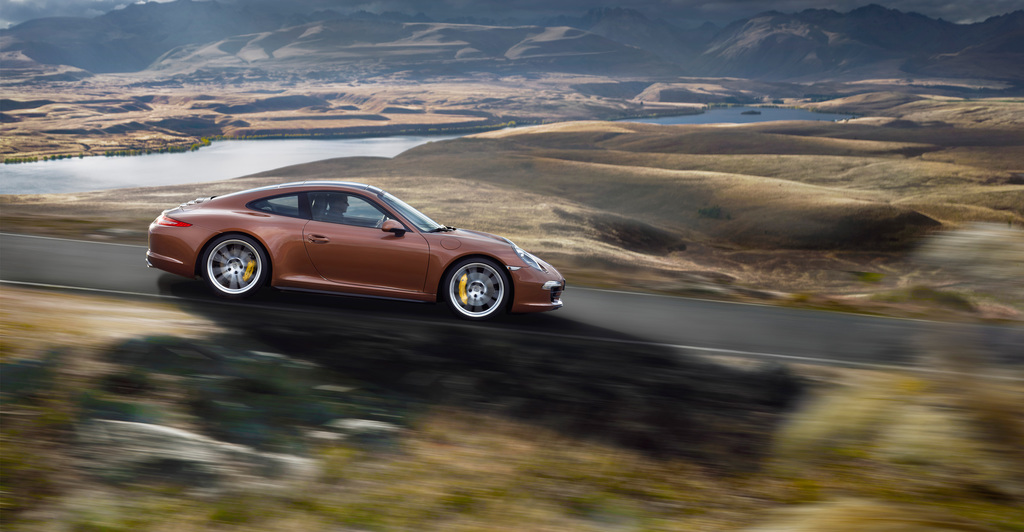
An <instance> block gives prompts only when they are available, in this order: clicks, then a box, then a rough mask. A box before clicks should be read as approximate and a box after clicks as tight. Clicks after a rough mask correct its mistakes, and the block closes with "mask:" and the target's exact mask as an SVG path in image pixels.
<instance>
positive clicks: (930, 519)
mask: <svg viewBox="0 0 1024 532" xmlns="http://www.w3.org/2000/svg"><path fill="white" fill-rule="evenodd" d="M2 295H3V296H4V300H3V306H2V308H3V310H4V314H3V316H2V320H0V324H2V325H3V327H4V329H3V330H2V334H3V342H4V359H5V361H10V360H11V358H14V357H18V358H22V357H26V356H34V354H35V353H39V352H41V351H45V350H48V349H60V348H71V349H73V355H74V356H73V357H65V359H64V360H65V362H66V363H68V364H69V365H68V366H67V367H62V368H61V370H60V371H61V376H62V379H61V381H60V386H61V389H65V390H66V391H73V390H78V391H79V392H80V391H81V390H87V389H89V387H90V386H92V385H95V383H96V382H97V380H98V376H100V375H102V374H104V372H108V371H109V370H110V368H109V367H108V366H109V363H108V362H104V360H105V357H104V355H103V349H104V347H103V346H104V345H107V344H109V343H110V342H112V341H118V340H120V339H123V338H128V337H131V335H132V332H131V331H133V330H134V331H135V333H136V334H138V333H139V332H140V331H141V332H143V333H144V334H158V333H167V334H197V335H202V334H214V333H216V332H217V331H218V329H217V328H216V327H213V326H212V325H211V324H209V323H207V322H205V321H204V320H203V319H202V318H200V317H198V316H196V315H192V314H190V313H188V312H183V311H181V310H178V309H175V308H173V307H170V306H168V305H165V304H162V303H146V302H127V301H121V300H116V299H108V298H95V297H80V296H67V295H63V294H55V293H47V292H38V291H29V290H21V289H13V288H5V289H4V291H3V294H2ZM96 309H102V312H95V311H96ZM83 315H89V317H88V319H87V320H86V321H81V322H80V324H77V323H76V322H77V321H78V320H81V319H82V316H83ZM67 323H76V325H75V326H74V327H72V328H70V329H68V328H67V327H66V324H67ZM61 330H65V331H66V332H63V333H58V331H61ZM936 345H939V346H945V347H943V348H939V349H938V350H935V351H927V352H930V353H934V354H935V356H936V358H935V360H930V361H928V363H930V364H933V365H937V366H938V367H941V368H944V369H950V370H955V371H953V372H952V373H950V374H947V375H946V376H944V377H941V378H930V377H922V376H921V375H913V376H911V375H903V374H896V373H881V372H869V371H861V370H843V369H838V368H812V367H804V368H795V369H796V370H797V371H800V372H801V373H802V374H804V375H805V376H806V378H807V379H809V380H813V381H815V382H817V390H818V391H817V393H816V394H815V397H813V398H811V399H810V400H808V402H807V403H806V404H805V405H803V406H802V407H801V408H799V409H798V410H797V411H796V412H794V413H793V414H792V415H791V418H790V423H789V425H788V426H787V427H785V428H784V429H783V430H782V431H781V432H780V434H779V435H778V439H777V448H776V455H775V457H773V458H770V459H769V465H770V467H766V468H764V469H760V470H754V471H748V472H745V473H739V474H737V473H736V472H733V473H730V474H723V473H722V472H721V471H718V470H716V469H714V468H710V467H707V466H706V465H699V464H697V463H694V462H690V461H687V460H683V459H654V458H650V457H647V456H644V455H642V454H639V453H637V452H634V451H629V450H625V449H622V448H617V447H612V446H608V445H604V444H599V443H594V442H587V441H581V440H578V439H575V438H572V437H569V436H566V435H565V434H563V433H560V432H557V431H554V430H549V429H545V428H540V427H538V426H536V425H535V424H530V423H524V422H519V421H513V420H510V419H507V418H504V417H500V416H496V415H490V414H483V413H479V412H470V411H466V410H463V409H457V408H451V407H436V408H433V409H431V410H430V411H429V412H428V413H427V414H426V415H423V416H421V417H419V419H418V420H417V422H416V423H414V424H413V425H412V426H411V427H409V428H408V429H406V430H405V431H404V432H403V436H402V438H401V440H400V443H399V445H398V447H396V448H393V449H391V450H390V451H368V450H366V449H364V448H360V447H358V446H354V445H350V444H346V443H334V444H321V445H320V446H319V447H318V449H317V450H316V452H315V453H314V454H315V456H316V458H317V460H318V462H319V464H320V467H321V471H322V472H321V474H320V475H319V477H318V478H315V479H312V480H309V481H306V482H305V483H298V484H289V485H288V486H287V487H285V488H283V489H282V488H280V487H279V488H272V487H270V486H268V487H266V488H264V489H255V488H251V487H250V488H246V489H236V490H230V491H228V492H226V493H222V494H220V495H216V496H206V497H200V496H195V495H190V494H188V493H187V492H186V491H183V490H181V489H179V488H175V487H174V486H167V485H159V484H157V485H147V484H139V485H134V486H120V487H115V486H111V485H107V484H102V483H98V482H96V481H95V480H93V479H91V478H89V477H85V476H82V475H79V474H76V473H75V472H74V471H75V469H74V462H73V461H72V460H71V450H72V449H73V445H72V443H71V442H72V441H73V440H72V439H69V438H68V437H67V434H66V433H63V432H61V431H59V430H58V431H55V430H54V429H52V428H51V429H47V430H41V429H36V430H34V431H33V432H32V433H31V434H33V439H31V440H26V439H23V435H24V434H25V433H21V432H19V431H18V430H17V429H19V428H22V427H23V425H24V423H23V422H24V421H25V420H26V419H29V418H32V417H33V416H42V414H43V413H44V409H49V411H50V413H49V414H47V416H50V421H46V423H49V424H52V423H55V422H57V423H59V421H57V420H55V419H53V415H55V413H60V412H64V410H65V409H66V408H65V407H64V406H62V405H61V404H60V400H63V401H67V400H69V398H72V397H73V396H74V394H73V393H70V392H69V394H68V396H67V397H65V398H64V399H60V396H55V397H50V398H49V399H45V400H44V401H39V402H37V403H35V405H34V406H32V407H25V406H24V405H20V406H18V407H17V409H18V411H19V412H20V413H21V417H20V418H18V419H17V422H12V420H14V419H15V418H13V417H10V415H11V413H12V412H13V411H12V410H11V408H10V405H5V407H4V414H5V416H6V417H5V420H6V421H5V423H4V426H3V429H4V434H3V438H4V460H5V475H6V476H5V489H10V488H11V487H12V486H15V484H12V480H14V479H15V478H16V479H17V480H19V481H21V480H26V479H27V477H26V478H22V477H19V476H18V475H22V474H25V475H31V480H32V481H33V482H34V483H35V485H36V486H37V488H36V489H37V491H34V492H32V493H34V495H33V497H38V499H36V500H34V501H28V502H29V503H30V505H31V506H32V509H31V510H30V511H28V512H27V513H24V512H22V513H18V514H17V516H18V518H19V520H18V521H11V520H10V519H11V518H12V517H13V515H12V514H8V515H7V516H6V517H7V519H8V520H6V521H5V523H4V527H5V529H9V530H43V531H49V530H54V531H57V530H64V529H68V528H71V529H78V530H112V531H121V530H124V531H128V530H132V531H137V530H139V531H141V530H149V531H171V530H174V531H179V532H181V531H192V530H325V531H326V530H338V529H339V527H340V528H343V529H357V530H362V529H369V530H376V529H381V530H446V531H447V530H538V531H539V530H544V531H560V530H574V531H575V530H595V531H596V530H608V529H609V528H611V529H635V530H651V531H674V530H679V531H682V530H708V531H712V530H736V529H744V530H751V531H762V532H767V531H774V530H808V531H809V530H866V529H869V528H870V529H872V530H875V529H877V530H887V529H886V528H883V527H885V526H889V527H890V528H889V529H891V530H920V531H922V532H923V531H938V530H947V529H948V530H971V531H975V530H977V531H984V530H1017V529H1019V527H1020V526H1021V525H1022V524H1024V514H1022V513H1021V511H1020V505H1019V502H1020V501H1021V500H1022V497H1024V491H1022V489H1021V488H1022V487H1024V486H1022V485H1021V484H1020V480H1021V478H1024V477H1021V476H1020V473H1021V470H1020V465H1021V464H1022V463H1024V460H1022V459H1021V457H1020V446H1019V445H1018V443H1019V438H1020V437H1021V434H1022V432H1021V429H1022V427H1024V419H1022V418H1021V412H1020V411H1019V408H1017V407H1016V406H1017V405H1019V404H1020V402H1021V401H1022V400H1024V395H1022V389H1021V387H1020V386H1019V385H1017V384H1013V383H1003V384H998V383H996V381H992V380H989V379H987V378H986V377H985V374H986V373H987V371H989V369H990V368H987V367H986V366H985V365H984V364H983V363H982V362H981V361H979V360H977V359H973V358H972V357H971V356H970V355H971V351H970V349H969V346H968V347H963V346H958V347H956V348H953V347H950V346H953V345H956V342H951V341H942V340H941V339H940V340H938V341H937V344H936ZM928 349H932V348H928ZM944 353H949V354H948V355H947V354H944ZM163 397H164V400H165V401H184V400H185V398H175V397H173V396H168V395H166V394H164V396H163ZM165 406H167V407H171V408H173V407H174V405H173V404H170V403H168V404H167V405H165ZM39 419H40V421H42V417H39ZM47 426H50V425H47ZM22 459H25V460H22ZM28 459H31V461H26V460H28ZM30 463H31V464H35V466H34V467H32V468H29V469H22V466H27V465H28V464H30ZM18 464H20V465H19V466H18V468H14V467H13V466H14V465H18ZM44 465H48V466H47V467H43V466H44ZM12 475H13V476H14V477H12ZM16 486H17V488H18V489H24V486H23V484H16ZM9 493H11V492H9ZM19 493H22V492H19ZM23 502H26V501H23Z"/></svg>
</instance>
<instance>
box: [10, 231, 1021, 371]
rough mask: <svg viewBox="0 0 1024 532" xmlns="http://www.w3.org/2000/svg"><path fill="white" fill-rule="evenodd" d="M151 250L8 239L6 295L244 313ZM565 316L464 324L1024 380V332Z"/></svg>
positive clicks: (718, 316) (643, 306)
mask: <svg viewBox="0 0 1024 532" xmlns="http://www.w3.org/2000/svg"><path fill="white" fill-rule="evenodd" d="M145 251H146V250H145V247H142V246H128V245H121V244H108V243H97V242H85V241H76V240H64V239H53V238H45V237H35V236H23V235H13V234H0V281H2V282H3V284H4V285H5V286H19V285H20V286H30V287H41V288H48V289H56V290H73V291H90V292H101V293H106V294H107V295H119V296H122V297H143V298H163V299H169V300H174V299H183V300H187V301H189V302H190V303H195V302H201V303H202V304H210V305H229V304H230V305H239V304H238V303H234V302H231V303H227V302H224V301H222V300H219V299H216V298H214V297H213V296H212V295H210V294H209V293H208V291H207V289H206V287H205V286H204V285H203V283H202V282H200V281H194V280H189V279H184V278H180V277H177V276H174V275H171V274H168V273H164V272H161V271H159V270H154V269H149V268H147V267H146V266H145ZM563 301H564V302H565V307H564V308H563V309H561V310H558V311H555V312H549V313H543V314H530V315H512V316H506V317H502V318H499V319H497V320H495V321H493V322H488V323H484V324H476V323H474V324H466V326H467V330H468V331H472V332H473V333H475V334H486V333H487V331H488V330H489V329H490V328H493V327H498V328H511V329H516V330H522V331H523V332H524V334H533V335H550V336H561V337H569V338H573V337H579V338H599V339H605V340H607V341H609V342H619V343H626V344H628V343H637V344H656V345H660V346H666V347H671V348H675V349H680V350H685V351H687V352H692V353H698V354H712V355H716V354H717V355H732V356H739V357H745V358H754V359H762V360H774V361H778V362H795V363H810V364H832V365H843V366H851V367H867V368H872V367H877V368H887V367H896V366H915V367H917V368H918V369H919V370H923V371H938V372H942V371H949V370H948V369H943V368H937V367H929V366H928V364H927V363H923V362H922V361H926V360H928V359H927V357H922V355H926V354H927V353H928V351H929V350H932V349H950V350H959V351H962V352H964V353H968V356H971V357H984V358H985V359H986V360H987V361H989V362H993V363H995V364H996V365H998V366H1001V367H1007V368H1008V371H1006V372H1001V373H1000V374H999V375H1000V376H1001V378H1006V379H1012V380H1024V376H1022V374H1021V373H1020V369H1021V365H1022V364H1024V327H1018V326H1008V325H981V324H950V323H937V322H929V321H923V320H907V319H892V318H878V317H869V316H857V315H850V314H840V313H833V312H821V311H810V310H798V309H787V308H779V307H772V306H764V305H751V304H738V303H727V302H718V301H707V300H700V299H689V298H679V297H667V296H657V295H647V294H639V293H630V292H616V291H606V290H594V289H585V288H581V287H576V286H572V279H569V287H568V288H567V290H566V292H565V294H564V296H563ZM243 305H254V306H260V307H268V306H269V307H274V308H281V309H282V310H287V311H290V312H315V313H321V314H322V313H338V314H342V315H344V314H350V315H351V314H358V315H360V316H367V315H369V316H373V317H376V318H379V319H381V320H383V321H396V322H401V321H403V320H416V321H424V320H428V321H437V322H445V323H451V322H452V321H455V320H456V318H455V317H454V316H453V315H452V314H451V313H450V312H449V311H448V310H447V309H446V308H445V307H444V306H443V305H430V304H419V303H407V302H397V301H380V300H369V299H361V298H350V297H332V296H319V295H310V294H301V293H293V292H278V291H275V290H265V291H264V292H263V293H261V294H259V295H257V296H256V297H255V298H253V299H252V300H249V301H247V302H246V303H243Z"/></svg>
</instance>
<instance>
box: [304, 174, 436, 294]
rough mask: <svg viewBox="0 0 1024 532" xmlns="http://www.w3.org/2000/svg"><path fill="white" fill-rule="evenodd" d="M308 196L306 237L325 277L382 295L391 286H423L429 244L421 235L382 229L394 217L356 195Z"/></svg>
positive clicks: (412, 288)
mask: <svg viewBox="0 0 1024 532" xmlns="http://www.w3.org/2000/svg"><path fill="white" fill-rule="evenodd" d="M309 201H310V208H311V213H312V220H310V222H309V223H307V224H306V226H305V228H304V230H303V237H304V240H305V245H306V250H307V252H308V253H309V258H310V260H311V261H312V262H313V265H314V267H315V268H316V269H317V272H319V273H320V275H321V276H323V277H324V278H325V279H327V280H328V281H331V282H334V283H339V284H342V285H348V286H352V287H361V288H365V289H367V290H370V291H375V290H380V295H388V292H389V291H392V290H401V291H409V292H423V291H424V290H423V285H424V282H425V280H426V276H427V264H428V261H429V256H430V248H429V245H428V244H427V241H426V239H424V238H423V237H422V236H421V235H420V234H418V233H416V232H414V231H407V232H406V233H405V234H404V235H402V236H398V235H396V234H395V233H385V232H384V231H381V229H380V226H381V225H382V224H383V223H384V221H385V220H387V219H393V216H391V215H390V214H389V213H388V211H386V210H385V209H384V208H382V207H381V206H380V205H377V204H376V203H375V202H373V201H372V200H370V199H368V198H364V197H362V196H360V195H357V194H348V193H344V192H335V191H331V192H310V193H309ZM363 291H366V290H363Z"/></svg>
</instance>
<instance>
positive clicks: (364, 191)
mask: <svg viewBox="0 0 1024 532" xmlns="http://www.w3.org/2000/svg"><path fill="white" fill-rule="evenodd" d="M146 261H147V263H148V264H149V266H150V267H154V268H159V269H161V270H164V271H168V272H171V273H174V274H177V275H181V276H184V277H189V278H202V279H204V280H205V281H206V283H207V284H208V285H209V286H210V288H211V289H212V290H213V292H214V293H216V294H218V295H221V296H224V297H230V298H243V297H246V296H249V295H252V294H253V293H254V292H256V291H257V290H259V289H260V287H262V286H264V285H267V284H269V285H270V286H273V287H275V288H280V289H288V290H305V291H314V292H332V293H345V294H351V295H359V296H370V297H383V298H392V299H406V300H413V301H426V302H438V301H443V302H445V303H446V304H447V305H448V306H449V307H450V308H451V309H452V310H453V311H454V312H455V314H456V315H457V316H459V317H462V318H465V319H473V320H480V319H487V318H491V317H493V316H495V315H497V314H499V313H501V312H505V311H510V312H541V311H546V310H554V309H557V308H560V307H561V306H562V301H561V295H562V290H563V289H564V288H565V279H564V278H563V277H562V275H561V274H560V273H558V271H557V270H556V269H555V268H553V267H552V266H551V265H550V264H548V263H546V262H544V261H542V260H540V259H539V258H537V257H535V256H534V255H532V254H530V253H527V252H526V251H523V250H522V249H520V248H519V246H516V245H515V244H513V243H512V242H511V241H510V240H508V239H506V238H502V237H499V236H495V235H491V234H487V233H481V232H477V231H469V230H466V229H456V228H454V227H447V226H444V225H441V224H439V223H437V222H435V221H433V220H431V219H430V218H428V217H427V216H426V215H424V214H423V213H421V212H419V211H417V210H416V209H414V208H412V207H410V206H409V205H407V204H406V203H405V202H403V201H402V200H400V199H398V198H397V197H395V196H393V195H391V194H388V193H387V192H384V191H383V190H381V189H379V188H377V187H373V186H369V185H364V184H360V183H344V182H337V181H322V182H309V181H307V182H301V183H289V184H284V185H273V186H269V187H262V188H256V189H252V190H245V191H242V192H235V193H233V194H228V195H224V196H217V197H212V198H200V199H196V200H194V201H190V202H188V203H184V204H182V205H180V206H178V207H177V208H174V209H170V210H167V211H164V212H163V213H162V214H161V215H160V216H159V217H158V218H157V219H156V220H154V221H153V223H152V224H151V225H150V226H149V249H148V251H147V253H146Z"/></svg>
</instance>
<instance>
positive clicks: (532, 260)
mask: <svg viewBox="0 0 1024 532" xmlns="http://www.w3.org/2000/svg"><path fill="white" fill-rule="evenodd" d="M509 244H512V242H509ZM512 249H513V250H515V252H516V255H519V258H520V259H523V262H525V263H526V265H527V266H529V267H531V268H533V269H535V270H538V271H544V268H541V267H540V259H538V258H537V257H534V256H533V255H532V254H530V252H528V251H525V250H523V248H521V247H519V246H517V245H515V244H512Z"/></svg>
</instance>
